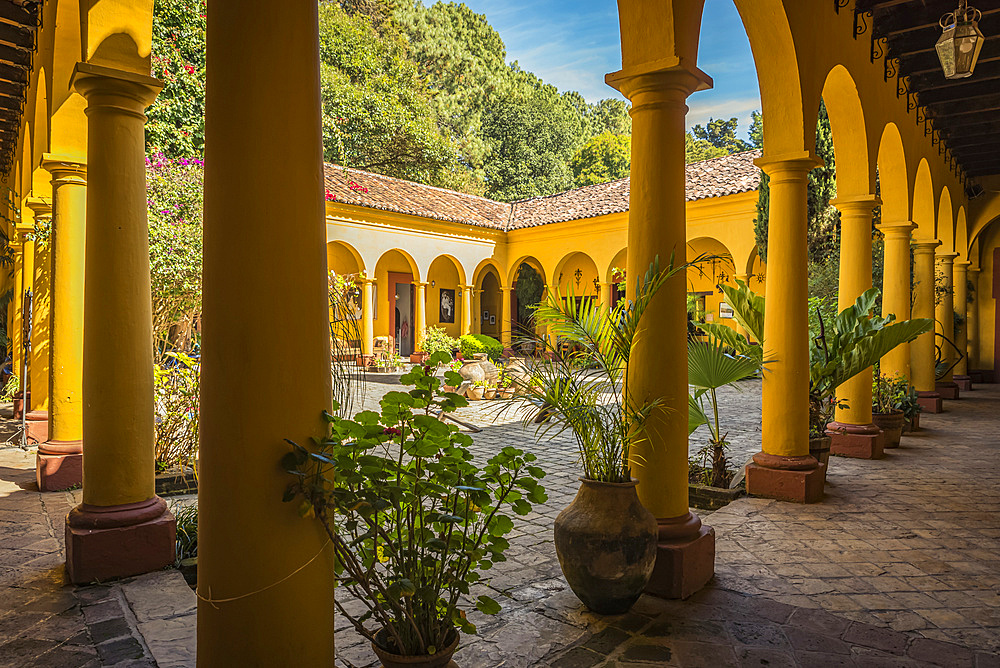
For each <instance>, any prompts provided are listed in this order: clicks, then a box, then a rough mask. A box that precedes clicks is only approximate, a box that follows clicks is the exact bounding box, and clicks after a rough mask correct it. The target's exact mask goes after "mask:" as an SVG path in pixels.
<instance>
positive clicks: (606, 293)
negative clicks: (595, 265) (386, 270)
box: [595, 283, 611, 309]
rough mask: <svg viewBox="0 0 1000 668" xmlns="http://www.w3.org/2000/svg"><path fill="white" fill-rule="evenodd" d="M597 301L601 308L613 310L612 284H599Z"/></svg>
mask: <svg viewBox="0 0 1000 668" xmlns="http://www.w3.org/2000/svg"><path fill="white" fill-rule="evenodd" d="M597 286H598V287H597V294H596V295H595V299H596V300H597V304H598V305H599V306H602V307H604V308H605V309H610V308H611V283H598V284H597Z"/></svg>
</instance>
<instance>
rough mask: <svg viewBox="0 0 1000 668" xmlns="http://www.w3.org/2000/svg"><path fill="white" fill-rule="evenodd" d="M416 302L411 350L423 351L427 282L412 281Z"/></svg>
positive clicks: (425, 327)
mask: <svg viewBox="0 0 1000 668" xmlns="http://www.w3.org/2000/svg"><path fill="white" fill-rule="evenodd" d="M414 285H415V286H416V287H415V288H414V290H413V293H414V299H415V300H416V304H414V306H413V350H415V351H417V352H424V332H425V330H426V329H427V283H426V282H424V281H416V282H414Z"/></svg>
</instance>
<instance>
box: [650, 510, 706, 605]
mask: <svg viewBox="0 0 1000 668" xmlns="http://www.w3.org/2000/svg"><path fill="white" fill-rule="evenodd" d="M657 523H658V524H659V526H660V538H659V542H658V543H657V546H656V565H655V566H654V567H653V576H652V577H651V578H650V579H649V584H648V585H646V593H647V594H652V595H653V596H659V597H660V598H680V599H684V598H688V597H689V596H691V595H692V594H694V593H695V592H697V591H699V590H700V589H701V588H702V587H704V586H705V585H706V584H708V581H709V580H711V579H712V577H713V576H714V575H715V529H713V528H712V527H710V526H704V525H703V524H702V523H701V520H700V519H699V518H698V516H697V515H695V514H694V513H690V512H689V513H688V514H687V515H682V516H680V517H671V518H668V519H659V520H657Z"/></svg>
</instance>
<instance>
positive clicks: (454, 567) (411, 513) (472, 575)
mask: <svg viewBox="0 0 1000 668" xmlns="http://www.w3.org/2000/svg"><path fill="white" fill-rule="evenodd" d="M429 362H430V363H429V364H428V365H427V366H423V367H414V368H413V369H412V370H410V371H409V372H408V373H406V374H405V375H404V376H403V377H402V378H401V382H402V383H403V384H404V385H411V386H414V389H412V390H410V391H409V392H389V393H387V394H386V395H385V396H384V397H383V398H382V401H381V411H380V412H375V411H361V412H360V413H358V414H357V415H355V416H354V418H353V419H347V418H345V417H340V416H337V415H331V414H326V419H327V421H328V422H329V425H330V434H329V436H328V437H327V438H325V439H323V440H322V441H320V442H318V443H316V444H315V446H314V447H311V448H305V447H302V446H300V445H297V444H295V443H291V451H290V452H288V453H287V454H286V455H285V456H284V457H283V459H282V461H281V464H282V466H283V467H284V469H285V470H286V471H287V472H288V473H289V474H291V475H292V476H293V481H292V482H291V483H289V485H288V488H287V489H286V491H285V495H284V500H285V501H286V502H297V503H298V510H299V514H300V515H301V516H302V517H304V518H307V519H313V518H314V519H315V520H318V521H319V522H320V523H321V524H322V525H323V528H324V529H325V530H326V533H327V535H328V536H329V539H330V543H331V544H332V546H333V552H334V558H335V569H334V574H333V575H334V578H335V580H336V582H337V585H338V590H339V591H338V594H337V597H336V598H335V599H334V600H333V601H331V604H332V605H335V606H336V608H337V610H338V611H339V612H340V613H341V614H342V615H344V617H345V618H346V619H347V620H348V621H350V623H351V624H352V625H353V626H354V628H355V629H356V630H357V632H358V633H359V634H361V635H362V636H364V637H365V638H367V639H368V640H369V641H371V643H372V646H373V649H374V651H375V653H376V654H377V655H378V657H379V658H380V659H381V661H382V663H383V665H384V666H386V668H396V667H397V666H410V667H412V666H421V667H423V668H436V667H439V666H441V667H443V666H445V665H447V664H448V662H449V661H450V660H451V656H452V654H454V652H455V650H456V648H457V646H458V642H459V631H462V632H465V633H475V632H476V627H475V626H474V625H473V624H472V623H471V622H470V621H469V620H468V617H467V608H469V607H471V606H474V607H475V608H476V609H478V610H479V611H481V612H483V613H485V614H496V613H497V612H499V611H500V606H499V604H498V603H497V602H496V601H495V600H493V599H492V598H490V597H489V596H487V595H485V594H484V595H479V596H478V597H476V598H474V599H473V598H472V597H473V596H475V592H473V593H472V594H470V590H471V588H472V587H474V586H476V585H478V584H480V582H481V577H480V573H481V572H482V571H484V570H486V569H488V568H490V567H491V566H492V565H493V563H494V562H499V561H504V560H505V558H504V552H505V551H506V550H507V548H508V547H509V546H510V545H509V543H508V542H507V540H506V539H505V538H504V535H506V534H507V533H509V532H510V531H511V530H512V529H513V526H514V524H513V521H512V519H511V517H510V516H508V515H507V514H506V513H507V512H508V511H513V513H515V514H517V515H526V514H528V513H530V512H531V509H532V504H533V503H544V502H545V501H546V496H545V490H544V489H543V488H542V486H541V485H540V484H539V483H538V480H539V479H540V478H542V477H543V476H544V475H545V473H544V472H543V471H542V470H541V469H540V468H538V467H537V466H535V465H534V464H533V462H534V461H535V457H534V456H533V455H531V454H528V453H525V452H523V451H521V450H519V449H518V448H515V447H512V446H507V447H504V448H502V449H501V450H500V452H498V453H497V454H495V455H494V456H493V457H491V458H490V459H489V460H488V461H487V462H486V463H485V464H484V465H480V464H477V463H476V462H475V461H474V459H473V456H472V454H471V453H470V452H469V446H470V445H471V443H472V439H471V438H470V437H469V436H468V435H466V434H462V433H460V432H459V431H458V428H457V427H455V426H453V425H448V424H446V423H444V422H441V421H440V420H439V419H438V418H437V413H438V412H440V411H445V412H449V411H453V410H455V409H456V408H458V407H461V406H465V405H467V404H466V401H465V399H463V398H462V397H460V396H459V395H457V394H455V393H445V392H442V391H441V380H440V379H439V378H436V377H435V376H434V367H435V366H436V365H437V364H444V363H447V362H448V356H447V353H442V352H438V353H435V354H434V355H432V356H431V358H430V360H429ZM446 380H447V382H450V383H452V384H458V383H460V382H461V379H460V378H458V376H457V374H455V373H454V372H450V371H449V372H448V373H447V374H446ZM336 409H337V407H336V406H334V410H335V411H336ZM341 592H342V593H346V594H348V595H350V597H351V598H353V599H354V601H355V602H356V603H357V604H358V605H357V606H345V605H344V603H343V602H342V600H341ZM470 599H472V600H474V603H472V602H470Z"/></svg>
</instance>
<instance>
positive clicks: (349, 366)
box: [327, 271, 366, 417]
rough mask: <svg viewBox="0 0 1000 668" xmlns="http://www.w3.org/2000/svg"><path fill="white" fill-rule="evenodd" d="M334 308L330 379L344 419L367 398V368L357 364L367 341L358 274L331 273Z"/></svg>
mask: <svg viewBox="0 0 1000 668" xmlns="http://www.w3.org/2000/svg"><path fill="white" fill-rule="evenodd" d="M327 298H328V301H329V307H330V353H331V359H332V361H331V364H330V377H331V379H332V385H333V401H334V402H336V403H337V405H338V407H339V411H340V415H341V417H346V416H347V415H350V414H351V412H352V411H353V408H354V401H355V399H356V398H357V397H363V396H364V392H365V390H364V388H365V368H366V367H364V366H359V365H358V364H356V359H357V354H358V353H359V352H360V350H361V341H362V339H363V338H364V332H363V331H362V329H363V326H362V323H361V290H360V288H359V287H358V276H357V275H355V274H338V273H336V272H335V271H330V272H329V273H328V274H327Z"/></svg>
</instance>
